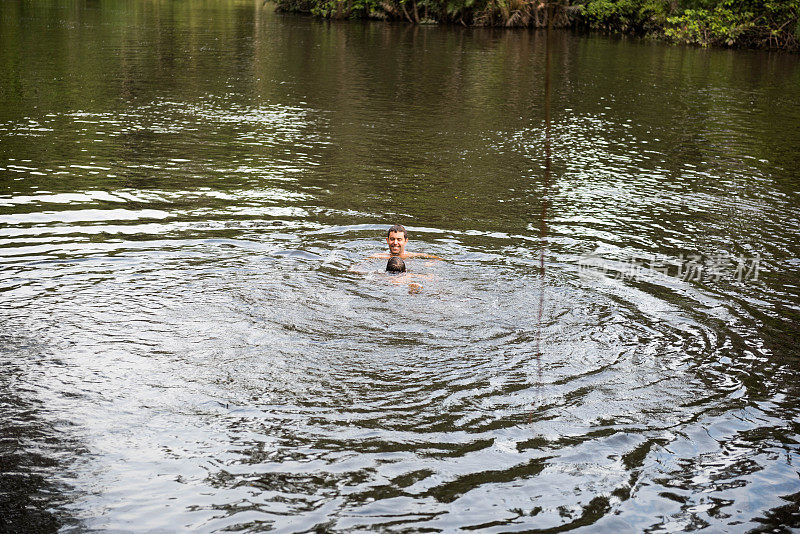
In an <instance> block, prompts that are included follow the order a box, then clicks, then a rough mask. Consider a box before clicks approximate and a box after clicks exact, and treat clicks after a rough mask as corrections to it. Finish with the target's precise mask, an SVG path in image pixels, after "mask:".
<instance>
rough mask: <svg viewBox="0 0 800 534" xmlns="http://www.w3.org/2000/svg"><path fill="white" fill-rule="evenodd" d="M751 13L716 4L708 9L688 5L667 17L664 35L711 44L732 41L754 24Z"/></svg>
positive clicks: (701, 43)
mask: <svg viewBox="0 0 800 534" xmlns="http://www.w3.org/2000/svg"><path fill="white" fill-rule="evenodd" d="M753 18H754V17H753V13H750V12H744V13H735V12H733V11H731V10H730V9H727V8H724V7H720V6H718V7H717V8H715V9H714V10H713V11H709V10H707V9H687V10H686V11H684V12H683V14H682V15H680V16H677V17H670V18H668V19H667V23H668V24H669V26H668V27H667V28H666V30H665V32H664V33H665V34H666V36H667V37H670V38H672V39H675V40H676V41H681V42H684V43H696V44H700V45H702V46H708V45H710V44H723V43H724V44H727V45H728V46H731V45H733V44H734V43H735V42H736V40H737V39H738V38H739V37H740V36H741V35H742V34H743V33H744V32H745V31H747V30H750V29H752V28H753V26H754V22H753Z"/></svg>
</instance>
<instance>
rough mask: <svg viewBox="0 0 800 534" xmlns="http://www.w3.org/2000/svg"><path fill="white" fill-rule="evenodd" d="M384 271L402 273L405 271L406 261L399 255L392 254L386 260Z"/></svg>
mask: <svg viewBox="0 0 800 534" xmlns="http://www.w3.org/2000/svg"><path fill="white" fill-rule="evenodd" d="M386 272H388V273H404V272H406V262H404V261H403V260H402V259H401V258H400V256H392V257H391V258H389V261H387V262H386Z"/></svg>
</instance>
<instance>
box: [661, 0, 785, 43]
mask: <svg viewBox="0 0 800 534" xmlns="http://www.w3.org/2000/svg"><path fill="white" fill-rule="evenodd" d="M694 5H696V6H702V7H695V8H690V9H686V10H684V11H683V12H682V13H680V14H678V15H677V16H673V17H669V18H668V19H667V24H666V27H665V28H664V34H665V35H666V36H667V37H668V38H671V39H673V40H675V41H677V42H681V43H690V44H699V45H701V46H709V45H727V46H756V47H771V48H772V47H774V48H784V49H789V50H791V49H797V48H798V39H800V31H798V30H800V22H798V14H800V0H694Z"/></svg>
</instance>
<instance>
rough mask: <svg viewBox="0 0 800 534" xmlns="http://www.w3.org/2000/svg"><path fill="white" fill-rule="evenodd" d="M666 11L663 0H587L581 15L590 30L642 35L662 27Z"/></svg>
mask: <svg viewBox="0 0 800 534" xmlns="http://www.w3.org/2000/svg"><path fill="white" fill-rule="evenodd" d="M668 9H669V4H668V3H667V2H666V1H664V0H589V1H588V2H587V3H586V4H585V5H584V6H583V9H582V11H581V15H582V18H583V20H584V22H585V23H586V24H588V25H589V27H591V28H595V29H603V30H611V31H620V32H634V33H643V32H648V31H651V30H653V29H655V28H658V27H661V26H663V24H664V22H665V21H666V17H667V13H668Z"/></svg>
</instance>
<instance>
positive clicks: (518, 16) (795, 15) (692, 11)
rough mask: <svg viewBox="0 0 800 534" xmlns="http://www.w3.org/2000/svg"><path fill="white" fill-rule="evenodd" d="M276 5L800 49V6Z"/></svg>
mask: <svg viewBox="0 0 800 534" xmlns="http://www.w3.org/2000/svg"><path fill="white" fill-rule="evenodd" d="M275 1H276V2H277V4H278V9H279V10H282V11H299V12H305V13H312V14H314V15H317V16H319V17H325V18H337V19H344V18H382V19H394V20H405V21H408V22H412V23H417V24H424V23H430V22H446V23H457V24H464V25H487V26H523V27H524V26H528V27H530V26H533V27H542V26H546V25H547V24H548V19H547V17H548V16H552V17H553V21H552V22H553V24H554V25H555V26H562V27H563V26H569V25H573V24H582V25H584V26H587V27H589V28H593V29H601V30H606V31H618V32H625V33H638V34H645V35H650V36H655V37H666V38H668V39H671V40H673V41H676V42H679V43H686V44H697V45H701V46H711V45H715V46H719V45H721V46H749V47H763V48H782V49H785V50H798V49H800V16H799V15H800V0H275ZM548 1H549V7H548ZM548 14H550V15H548Z"/></svg>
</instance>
